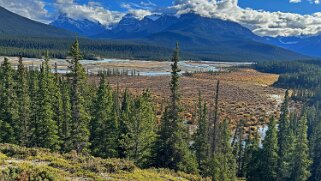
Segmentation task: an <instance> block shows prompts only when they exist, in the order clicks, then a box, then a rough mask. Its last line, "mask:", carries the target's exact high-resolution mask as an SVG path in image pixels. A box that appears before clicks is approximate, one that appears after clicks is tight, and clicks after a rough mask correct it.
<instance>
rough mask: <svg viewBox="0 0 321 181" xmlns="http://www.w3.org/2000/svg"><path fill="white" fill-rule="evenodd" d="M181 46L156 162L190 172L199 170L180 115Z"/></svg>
mask: <svg viewBox="0 0 321 181" xmlns="http://www.w3.org/2000/svg"><path fill="white" fill-rule="evenodd" d="M178 61H179V47H178V43H177V46H176V50H175V52H174V55H173V58H172V62H173V64H172V73H171V74H172V78H171V83H170V89H171V102H170V105H168V106H167V108H166V109H165V112H164V114H163V116H162V119H161V125H160V130H159V133H158V139H157V140H156V142H155V148H154V154H155V155H154V156H155V157H154V162H155V163H154V164H155V166H157V167H166V168H170V169H174V170H181V171H185V172H188V173H195V172H197V161H196V158H195V156H194V155H193V153H192V152H191V151H190V149H189V140H188V137H189V135H188V133H187V129H186V125H184V123H183V120H182V118H181V117H180V111H181V108H180V106H179V100H180V96H179V92H178V88H179V83H178V80H179V72H180V69H179V68H178Z"/></svg>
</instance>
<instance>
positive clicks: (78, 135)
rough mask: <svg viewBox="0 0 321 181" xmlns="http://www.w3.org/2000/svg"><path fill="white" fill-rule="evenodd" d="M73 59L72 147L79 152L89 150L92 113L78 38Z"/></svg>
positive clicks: (72, 51)
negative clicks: (87, 97) (85, 95)
mask: <svg viewBox="0 0 321 181" xmlns="http://www.w3.org/2000/svg"><path fill="white" fill-rule="evenodd" d="M70 55H71V56H72V59H71V60H68V61H67V62H68V63H69V67H68V68H69V70H70V73H69V79H70V84H71V92H70V93H71V110H72V112H71V116H72V121H71V137H70V139H71V148H72V149H74V150H76V151H77V152H78V153H83V152H86V151H88V146H89V134H90V132H89V128H88V124H89V121H90V115H89V114H88V110H87V109H86V104H85V99H84V92H83V90H84V87H85V84H86V81H87V77H86V72H85V69H84V68H83V66H82V65H81V64H80V60H81V59H82V55H81V52H80V49H79V42H78V40H76V41H75V42H74V44H73V45H72V47H71V50H70Z"/></svg>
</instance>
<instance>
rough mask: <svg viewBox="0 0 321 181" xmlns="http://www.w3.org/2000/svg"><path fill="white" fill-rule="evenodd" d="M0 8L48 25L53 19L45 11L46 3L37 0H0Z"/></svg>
mask: <svg viewBox="0 0 321 181" xmlns="http://www.w3.org/2000/svg"><path fill="white" fill-rule="evenodd" d="M0 6H2V7H5V8H6V9H8V10H9V11H12V12H14V13H16V14H19V15H21V16H24V17H27V18H29V19H33V20H36V21H41V22H44V23H49V22H50V20H51V19H52V18H53V17H52V15H50V14H49V13H48V11H47V10H46V9H45V6H46V3H45V2H43V1H41V0H39V1H35V0H23V1H22V0H0Z"/></svg>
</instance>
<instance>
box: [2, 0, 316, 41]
mask: <svg viewBox="0 0 321 181" xmlns="http://www.w3.org/2000/svg"><path fill="white" fill-rule="evenodd" d="M99 1H101V0H95V1H88V2H87V3H84V4H80V3H78V2H76V1H75V0H55V1H54V3H46V2H45V1H44V0H37V1H33V0H24V1H21V0H10V1H9V0H0V6H3V7H5V8H7V9H9V10H10V11H13V12H15V13H17V14H20V15H22V16H25V17H28V18H30V19H33V20H36V21H41V22H45V23H49V22H50V21H52V20H53V19H54V18H55V17H58V14H65V15H66V16H68V17H69V18H72V19H76V20H79V19H88V20H90V21H94V22H99V23H100V24H103V25H104V26H106V27H108V26H111V25H112V24H115V23H118V22H119V21H120V20H121V19H122V17H123V16H124V15H125V14H126V13H131V14H132V15H134V16H135V17H137V19H143V18H144V17H145V16H148V15H151V14H152V13H172V14H176V15H181V14H186V13H189V12H194V13H197V14H199V15H201V16H204V17H211V18H220V19H225V20H230V21H234V22H237V23H240V24H242V25H243V26H245V27H247V28H249V29H251V30H252V31H253V32H254V33H256V34H258V35H260V36H300V35H315V34H320V33H321V12H318V13H314V14H310V15H301V14H295V13H285V12H280V11H277V12H269V11H264V10H254V9H250V8H242V7H240V6H238V0H173V5H172V6H170V7H167V8H159V7H157V5H156V4H154V3H152V2H151V1H147V0H145V1H142V2H140V3H138V4H135V3H128V2H127V3H121V4H122V5H121V6H122V8H123V9H125V10H126V12H120V11H114V10H110V9H108V8H106V7H104V6H103V5H101V4H100V3H99ZM301 1H302V2H303V1H309V2H310V3H314V4H318V3H320V0H289V3H290V2H292V3H300V2H301ZM120 2H121V1H120ZM47 6H50V7H52V8H54V9H55V11H53V12H48V11H47V10H46V7H47Z"/></svg>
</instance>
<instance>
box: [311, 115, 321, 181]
mask: <svg viewBox="0 0 321 181" xmlns="http://www.w3.org/2000/svg"><path fill="white" fill-rule="evenodd" d="M320 142H321V116H320V111H317V113H316V121H315V123H314V124H313V131H312V135H311V138H310V140H309V143H310V146H309V149H310V157H311V159H312V160H313V162H312V163H313V164H312V165H311V174H312V175H311V177H310V179H309V180H311V181H318V180H321V144H320Z"/></svg>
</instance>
